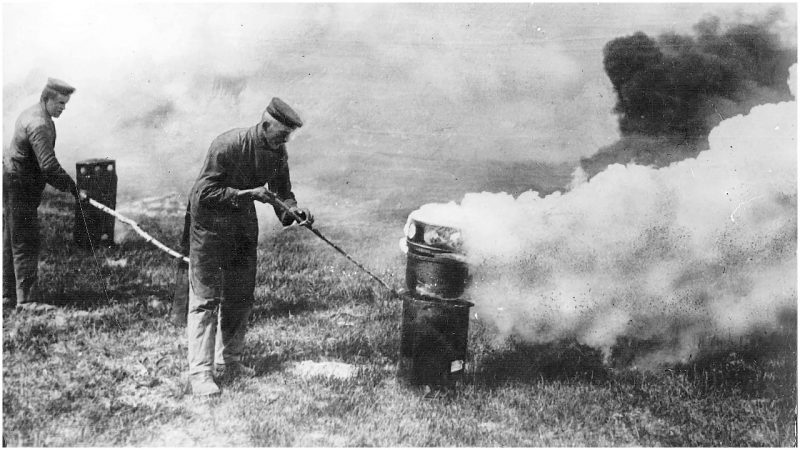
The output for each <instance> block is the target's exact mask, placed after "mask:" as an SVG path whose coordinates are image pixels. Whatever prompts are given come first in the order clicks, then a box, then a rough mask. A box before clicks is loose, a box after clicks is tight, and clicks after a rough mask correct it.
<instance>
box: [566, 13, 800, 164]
mask: <svg viewBox="0 0 800 450" xmlns="http://www.w3.org/2000/svg"><path fill="white" fill-rule="evenodd" d="M778 18H779V17H776V16H775V15H773V16H772V17H768V18H767V19H764V20H762V21H757V22H754V23H751V24H737V25H732V26H729V27H727V28H726V29H725V30H724V31H723V30H722V28H723V27H722V26H721V24H720V20H719V19H718V18H709V19H706V20H703V21H701V22H699V23H698V24H696V25H695V26H694V31H695V36H682V35H678V34H675V33H666V34H662V35H661V36H659V38H658V39H657V40H654V39H652V38H651V37H649V36H647V35H646V34H644V33H642V32H638V33H635V34H634V35H632V36H627V37H622V38H618V39H615V40H613V41H611V42H609V43H608V44H606V46H605V49H604V59H603V64H604V68H605V71H606V73H607V75H608V77H609V79H610V80H611V83H612V85H613V87H614V90H615V91H616V93H617V105H616V107H615V112H616V113H617V114H619V128H620V133H621V135H622V138H621V139H620V140H619V141H618V142H616V143H614V144H612V145H610V146H608V147H604V148H602V149H600V151H599V152H598V153H596V154H595V155H593V156H591V157H588V158H583V159H582V160H581V168H582V169H583V171H584V172H585V173H586V174H587V175H588V176H589V177H591V176H594V175H595V174H597V173H598V172H600V171H602V170H604V169H605V168H606V167H607V166H609V165H610V164H614V163H621V164H626V163H636V164H640V165H648V166H655V167H662V166H666V165H669V164H670V163H672V162H674V161H680V160H682V159H686V158H691V157H695V156H697V154H698V153H699V152H700V151H703V150H706V149H708V133H709V131H711V129H712V128H714V127H715V126H716V125H717V124H719V122H721V121H722V120H724V119H727V118H730V117H733V116H735V115H738V114H743V113H747V112H748V111H749V110H750V109H751V108H752V107H753V106H756V105H759V104H764V103H775V102H780V101H786V100H790V99H791V98H792V95H791V92H790V91H789V89H788V87H787V85H786V80H787V79H788V76H789V71H788V69H789V67H791V65H792V64H794V63H795V62H796V61H797V56H796V51H797V50H796V49H795V48H785V47H783V46H782V44H781V41H780V38H779V36H778V35H777V34H776V33H773V32H771V31H770V28H771V25H772V24H773V23H774V21H775V20H776V19H778Z"/></svg>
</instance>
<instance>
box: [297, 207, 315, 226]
mask: <svg viewBox="0 0 800 450" xmlns="http://www.w3.org/2000/svg"><path fill="white" fill-rule="evenodd" d="M292 212H293V213H295V215H297V217H299V218H300V220H301V222H298V223H297V224H298V225H300V226H311V225H313V224H314V215H312V214H311V210H310V209H308V208H298V207H294V208H292Z"/></svg>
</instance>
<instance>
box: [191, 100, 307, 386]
mask: <svg viewBox="0 0 800 450" xmlns="http://www.w3.org/2000/svg"><path fill="white" fill-rule="evenodd" d="M302 125H303V122H302V121H301V120H300V117H299V116H298V115H297V113H296V112H294V110H292V108H290V107H289V105H287V104H286V103H284V102H283V101H281V100H280V99H279V98H273V99H272V101H271V102H270V103H269V105H268V106H267V108H266V111H265V112H264V114H263V115H262V120H261V122H260V123H258V124H257V125H255V126H253V127H250V128H237V129H233V130H231V131H228V132H226V133H224V134H222V135H220V136H218V137H217V138H216V139H215V140H214V141H213V142H212V143H211V148H209V150H208V154H207V156H206V160H205V163H204V164H203V168H202V170H201V171H200V175H199V176H198V177H197V180H196V181H195V183H194V186H193V187H192V190H191V192H190V193H189V213H190V216H191V217H190V225H189V226H190V233H189V240H190V243H189V261H190V262H189V313H188V318H187V325H186V330H187V337H188V347H189V349H188V350H189V352H188V353H189V354H188V357H189V380H190V383H191V386H192V392H193V394H194V395H198V396H208V395H215V394H218V393H219V387H218V386H217V384H216V383H215V381H214V379H215V378H216V379H217V380H220V379H221V378H222V377H225V378H229V377H230V376H235V375H249V376H252V375H253V374H254V370H253V369H251V368H248V367H246V366H244V365H242V363H241V361H240V359H241V354H242V345H243V342H244V334H245V329H246V327H247V321H248V317H249V315H250V310H251V309H252V305H253V291H254V289H255V278H256V246H257V243H258V219H257V217H256V211H255V207H254V204H253V201H254V200H255V201H259V202H262V203H270V204H273V207H274V209H275V213H276V214H277V215H278V218H279V219H280V221H281V223H282V224H283V225H284V226H288V225H291V223H292V222H293V220H294V219H293V217H292V215H291V214H288V213H287V212H286V211H283V210H282V209H281V208H280V207H278V206H277V205H275V204H274V203H273V197H271V195H272V193H271V192H270V191H272V192H274V193H275V195H277V197H279V198H280V199H281V200H283V201H284V203H286V204H288V205H289V206H290V208H291V210H292V212H294V213H295V214H297V215H298V217H300V218H302V219H303V220H304V221H307V222H309V223H312V222H313V217H312V216H311V212H310V211H309V210H307V209H300V208H298V207H297V201H296V200H295V196H294V194H293V193H292V184H291V182H290V180H289V165H288V162H287V154H286V146H285V143H286V142H287V141H288V140H289V137H290V135H291V133H292V132H293V131H294V130H295V129H297V128H299V127H301V126H302ZM265 185H266V186H268V187H269V190H268V189H267V187H266V186H265Z"/></svg>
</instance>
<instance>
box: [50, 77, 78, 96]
mask: <svg viewBox="0 0 800 450" xmlns="http://www.w3.org/2000/svg"><path fill="white" fill-rule="evenodd" d="M45 87H46V88H47V89H52V90H54V91H56V92H58V93H59V94H61V95H72V93H73V92H75V88H74V87H72V86H70V85H69V84H67V83H66V82H64V81H61V80H59V79H57V78H48V79H47V86H45Z"/></svg>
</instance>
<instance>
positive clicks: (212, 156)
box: [198, 144, 239, 209]
mask: <svg viewBox="0 0 800 450" xmlns="http://www.w3.org/2000/svg"><path fill="white" fill-rule="evenodd" d="M231 169H232V167H231V165H230V163H229V162H228V161H227V160H226V158H225V153H224V152H223V151H220V149H219V148H216V146H215V145H214V144H212V146H211V150H209V153H208V161H206V166H205V171H204V172H203V174H202V175H201V177H200V181H199V183H200V185H199V186H198V203H199V205H200V206H203V207H205V208H212V209H217V208H238V207H239V197H238V193H239V190H238V189H234V188H232V187H230V186H228V185H227V180H228V176H229V171H230V170H231Z"/></svg>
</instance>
